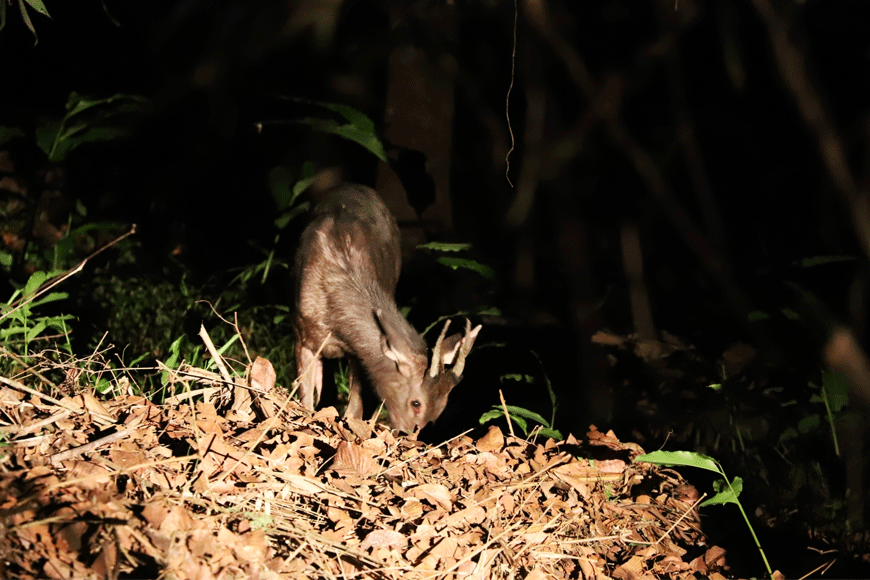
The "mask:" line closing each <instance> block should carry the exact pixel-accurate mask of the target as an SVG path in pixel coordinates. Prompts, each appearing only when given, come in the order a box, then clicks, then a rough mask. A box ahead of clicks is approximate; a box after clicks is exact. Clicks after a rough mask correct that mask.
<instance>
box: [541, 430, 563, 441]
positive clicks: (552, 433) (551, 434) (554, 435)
mask: <svg viewBox="0 0 870 580" xmlns="http://www.w3.org/2000/svg"><path fill="white" fill-rule="evenodd" d="M538 434H539V435H541V436H542V437H547V438H549V439H555V440H557V441H561V440H562V439H564V437H563V436H562V432H561V431H557V430H556V429H550V428H549V427H544V428H543V429H541V430H540V431H538Z"/></svg>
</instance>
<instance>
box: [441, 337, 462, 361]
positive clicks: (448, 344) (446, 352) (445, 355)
mask: <svg viewBox="0 0 870 580" xmlns="http://www.w3.org/2000/svg"><path fill="white" fill-rule="evenodd" d="M462 340H463V338H462V335H461V334H459V333H457V334H451V335H450V336H448V337H447V338H445V339H444V342H442V343H441V360H442V361H443V362H444V364H445V365H451V364H453V359H454V358H456V353H457V352H459V347H460V346H461V345H462Z"/></svg>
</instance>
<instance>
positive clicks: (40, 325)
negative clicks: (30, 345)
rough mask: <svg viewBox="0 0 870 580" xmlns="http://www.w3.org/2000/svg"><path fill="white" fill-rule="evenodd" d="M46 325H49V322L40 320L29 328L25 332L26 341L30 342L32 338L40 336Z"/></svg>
mask: <svg viewBox="0 0 870 580" xmlns="http://www.w3.org/2000/svg"><path fill="white" fill-rule="evenodd" d="M46 326H48V323H47V322H46V321H45V320H40V321H39V322H37V323H36V324H34V325H33V326H31V327H30V328H28V329H27V332H26V333H25V334H24V340H25V341H26V342H30V341H31V340H33V339H34V338H36V337H37V336H39V334H40V333H41V332H42V331H43V330H45V327H46Z"/></svg>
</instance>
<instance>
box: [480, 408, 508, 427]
mask: <svg viewBox="0 0 870 580" xmlns="http://www.w3.org/2000/svg"><path fill="white" fill-rule="evenodd" d="M499 417H504V411H502V410H501V409H498V408H495V409H493V410H492V411H487V412H486V413H484V414H483V415H481V416H480V419H478V421H479V422H480V424H481V425H483V424H485V423H487V422H489V421H492V420H493V419H498V418H499Z"/></svg>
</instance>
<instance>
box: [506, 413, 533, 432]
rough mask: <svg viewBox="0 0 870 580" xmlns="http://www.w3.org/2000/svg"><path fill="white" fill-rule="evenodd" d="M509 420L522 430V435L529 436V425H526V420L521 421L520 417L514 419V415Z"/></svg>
mask: <svg viewBox="0 0 870 580" xmlns="http://www.w3.org/2000/svg"><path fill="white" fill-rule="evenodd" d="M510 419H511V421H513V422H514V423H516V424H517V425H518V426H519V428H520V429H522V430H523V433H524V434H526V435H528V434H529V424H528V423H526V420H525V419H523V418H522V417H516V416H514V415H511V418H510Z"/></svg>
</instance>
